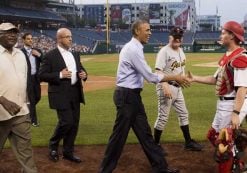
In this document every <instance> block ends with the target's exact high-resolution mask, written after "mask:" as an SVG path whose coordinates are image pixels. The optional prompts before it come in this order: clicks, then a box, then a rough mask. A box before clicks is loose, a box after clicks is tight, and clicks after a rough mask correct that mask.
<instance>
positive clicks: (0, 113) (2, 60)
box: [0, 45, 29, 121]
mask: <svg viewBox="0 0 247 173" xmlns="http://www.w3.org/2000/svg"><path fill="white" fill-rule="evenodd" d="M0 80H1V83H0V95H2V96H4V97H5V98H6V99H8V100H9V101H12V102H14V103H16V104H17V105H19V106H21V110H20V112H19V113H18V114H16V115H14V116H11V115H10V114H9V113H8V112H7V111H6V110H5V109H4V108H3V106H2V105H0V121H4V120H8V119H11V118H13V117H15V116H22V115H27V114H28V113H29V110H28V107H27V63H26V58H25V55H24V53H23V52H22V51H21V50H19V49H16V48H13V51H12V53H10V52H9V51H8V50H6V49H5V48H4V47H2V46H1V45H0Z"/></svg>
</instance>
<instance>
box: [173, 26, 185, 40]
mask: <svg viewBox="0 0 247 173" xmlns="http://www.w3.org/2000/svg"><path fill="white" fill-rule="evenodd" d="M170 35H171V36H173V37H174V38H175V39H181V37H183V35H184V31H183V29H181V28H180V27H174V28H172V29H171V31H170Z"/></svg>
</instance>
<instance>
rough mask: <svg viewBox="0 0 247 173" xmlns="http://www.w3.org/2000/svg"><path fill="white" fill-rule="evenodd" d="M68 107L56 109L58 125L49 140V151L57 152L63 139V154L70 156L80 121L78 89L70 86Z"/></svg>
mask: <svg viewBox="0 0 247 173" xmlns="http://www.w3.org/2000/svg"><path fill="white" fill-rule="evenodd" d="M70 91H71V92H70V98H68V99H70V107H69V108H68V109H57V117H58V123H57V126H56V129H55V131H54V134H53V136H52V137H51V139H50V143H49V148H50V150H57V149H58V146H59V142H60V140H61V139H63V154H66V155H70V154H73V152H74V143H75V139H76V135H77V131H78V127H79V121H80V102H79V92H78V87H73V86H71V90H70Z"/></svg>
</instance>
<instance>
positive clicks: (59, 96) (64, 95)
mask: <svg viewBox="0 0 247 173" xmlns="http://www.w3.org/2000/svg"><path fill="white" fill-rule="evenodd" d="M72 54H73V56H74V58H75V64H76V69H77V72H80V71H81V70H83V71H85V72H86V70H85V68H84V67H83V66H82V64H81V62H80V55H79V54H78V53H72ZM64 68H66V64H65V61H64V59H63V57H62V55H61V53H60V51H59V49H58V48H56V49H53V50H51V51H49V52H48V53H47V54H46V55H45V56H44V60H43V62H42V64H41V67H40V71H39V76H40V80H41V81H45V82H48V98H49V104H50V108H52V109H65V108H69V107H70V103H69V100H68V98H69V96H70V92H69V91H70V90H69V89H70V87H71V79H67V78H65V79H60V71H62V70H63V69H64ZM86 73H87V72H86ZM77 78H78V80H77V82H76V84H75V86H77V87H78V89H79V92H80V96H79V97H80V103H84V104H85V99H84V94H83V86H82V82H81V80H80V78H79V76H78V73H77ZM85 80H86V79H85Z"/></svg>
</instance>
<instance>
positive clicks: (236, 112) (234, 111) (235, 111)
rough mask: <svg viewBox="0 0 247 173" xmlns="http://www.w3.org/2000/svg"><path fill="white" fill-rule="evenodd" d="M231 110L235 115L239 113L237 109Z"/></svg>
mask: <svg viewBox="0 0 247 173" xmlns="http://www.w3.org/2000/svg"><path fill="white" fill-rule="evenodd" d="M232 112H233V113H235V114H237V115H239V114H240V112H239V111H237V110H233V111H232Z"/></svg>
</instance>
